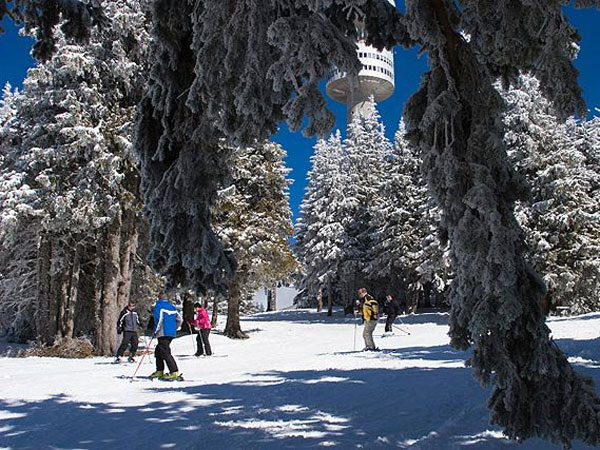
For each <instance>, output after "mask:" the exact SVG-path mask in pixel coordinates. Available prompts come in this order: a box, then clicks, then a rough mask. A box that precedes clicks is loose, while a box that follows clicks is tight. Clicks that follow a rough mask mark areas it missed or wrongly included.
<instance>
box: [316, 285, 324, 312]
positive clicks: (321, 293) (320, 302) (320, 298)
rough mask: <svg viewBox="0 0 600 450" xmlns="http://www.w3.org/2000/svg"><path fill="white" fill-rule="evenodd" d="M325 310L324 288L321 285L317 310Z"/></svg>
mask: <svg viewBox="0 0 600 450" xmlns="http://www.w3.org/2000/svg"><path fill="white" fill-rule="evenodd" d="M321 311H323V288H322V287H319V292H318V293H317V312H321Z"/></svg>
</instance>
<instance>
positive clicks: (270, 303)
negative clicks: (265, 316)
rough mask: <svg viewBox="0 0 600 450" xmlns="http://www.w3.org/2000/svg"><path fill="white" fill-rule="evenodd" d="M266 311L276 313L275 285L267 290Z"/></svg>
mask: <svg viewBox="0 0 600 450" xmlns="http://www.w3.org/2000/svg"><path fill="white" fill-rule="evenodd" d="M267 311H277V285H276V284H274V285H273V286H271V287H269V288H268V289H267Z"/></svg>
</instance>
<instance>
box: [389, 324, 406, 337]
mask: <svg viewBox="0 0 600 450" xmlns="http://www.w3.org/2000/svg"><path fill="white" fill-rule="evenodd" d="M392 326H393V327H394V328H396V329H397V330H400V331H402V332H403V333H406V334H408V335H409V336H410V333H409V332H408V331H406V330H405V329H403V328H400V327H399V326H397V325H394V324H392Z"/></svg>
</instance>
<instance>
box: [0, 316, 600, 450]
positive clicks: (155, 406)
mask: <svg viewBox="0 0 600 450" xmlns="http://www.w3.org/2000/svg"><path fill="white" fill-rule="evenodd" d="M342 314H343V313H342V312H341V311H336V312H335V314H334V317H332V318H330V317H327V316H326V313H318V314H317V313H314V312H312V311H308V310H298V311H295V310H294V311H282V312H276V313H265V314H260V315H257V316H253V317H247V318H245V319H244V320H243V321H242V327H243V329H245V330H253V332H252V333H251V338H250V339H248V340H244V341H233V340H230V339H228V338H225V337H223V336H222V335H219V334H212V335H211V344H212V346H213V349H214V351H215V353H216V355H227V356H228V357H227V358H190V357H189V355H191V354H193V352H194V351H195V348H194V345H195V341H194V339H193V338H192V337H190V336H182V337H180V338H178V339H176V340H175V341H174V343H173V345H172V347H173V353H174V354H175V355H176V359H177V356H180V358H179V359H178V364H179V369H180V371H181V372H183V373H184V377H185V378H186V379H187V380H186V381H185V382H181V383H177V382H170V383H167V382H159V381H154V382H153V381H150V380H141V379H140V380H139V382H137V381H138V380H136V382H135V383H130V382H129V380H127V379H122V378H119V377H123V376H131V375H132V374H133V372H134V370H135V368H136V364H120V365H114V364H110V361H111V359H109V358H91V359H85V360H65V359H55V358H26V359H17V358H0V361H1V363H2V369H3V370H2V371H1V373H0V381H2V382H1V383H0V449H4V448H7V449H8V448H10V449H42V448H44V449H108V448H123V449H137V448H139V449H168V448H177V449H288V448H290V449H298V448H340V449H349V448H356V449H369V448H374V449H379V448H400V449H413V450H414V449H417V450H438V449H486V450H487V449H510V448H514V449H517V448H518V449H522V450H542V449H543V450H546V449H559V447H558V446H553V445H551V444H549V443H548V442H545V441H541V440H528V441H526V442H525V443H524V444H521V445H519V444H517V443H515V442H512V441H510V440H508V439H506V438H504V437H503V436H502V433H501V432H500V431H499V430H498V429H497V428H494V427H492V426H491V425H489V423H488V412H487V410H486V408H485V402H486V399H487V396H488V394H489V390H483V389H481V387H480V386H479V385H478V384H477V383H476V382H475V381H474V380H473V378H472V374H471V370H470V369H467V368H465V367H464V364H463V361H464V360H465V359H466V358H467V357H468V353H465V352H458V351H456V350H454V349H452V348H451V347H450V346H449V345H448V337H447V332H448V326H447V315H446V314H443V313H423V314H418V315H415V316H409V317H402V321H403V323H402V324H400V323H397V324H398V325H401V326H402V328H405V329H406V330H408V331H409V332H410V333H411V335H410V336H408V335H402V333H400V332H398V331H396V333H397V334H396V335H395V336H394V337H393V338H385V339H381V338H376V343H377V345H378V346H379V347H380V348H381V349H382V351H381V352H380V353H362V352H357V351H354V343H353V337H354V332H355V324H354V322H353V321H351V320H350V319H345V318H343V316H342ZM222 323H224V320H222ZM548 324H549V326H550V328H551V329H552V332H553V338H554V339H555V340H556V342H557V344H558V345H559V346H560V347H561V348H562V349H563V351H565V352H566V354H567V355H568V356H569V360H570V362H571V363H572V364H574V365H575V367H576V370H577V371H578V372H580V373H582V374H585V375H588V376H591V377H593V378H594V379H595V381H596V384H597V385H600V372H599V371H600V348H599V347H600V346H599V344H600V314H588V315H585V316H579V317H574V318H554V319H551V320H549V322H548ZM356 331H357V332H356V349H360V348H362V328H361V327H358V328H357V330H356ZM382 331H383V324H380V325H378V329H377V330H376V334H377V333H378V332H379V333H381V332H382ZM142 342H143V339H142ZM184 356H186V357H185V358H184ZM152 360H153V358H152ZM153 370H154V366H153V364H151V363H150V358H146V360H145V361H144V363H143V365H142V367H141V369H140V371H139V375H140V376H147V375H149V374H150V373H151V372H152V371H153ZM574 448H575V449H584V448H591V447H585V446H583V445H581V444H580V443H575V445H574Z"/></svg>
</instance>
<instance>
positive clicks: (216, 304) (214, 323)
mask: <svg viewBox="0 0 600 450" xmlns="http://www.w3.org/2000/svg"><path fill="white" fill-rule="evenodd" d="M218 319H219V296H218V295H215V297H214V298H213V310H212V317H211V319H210V326H211V327H213V328H214V327H216V326H217V320H218Z"/></svg>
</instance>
